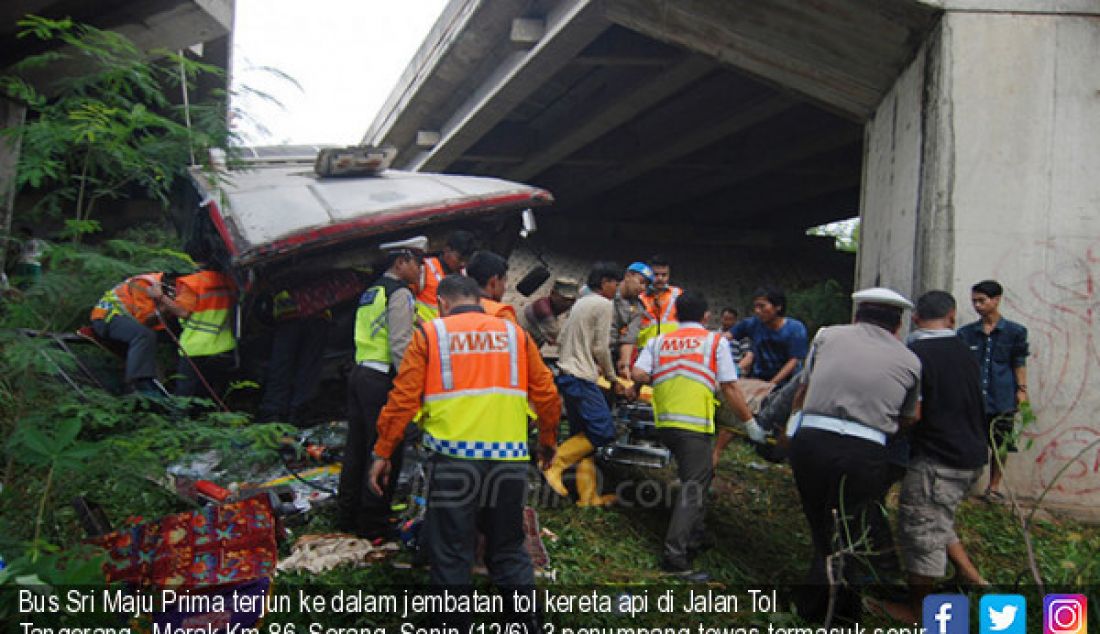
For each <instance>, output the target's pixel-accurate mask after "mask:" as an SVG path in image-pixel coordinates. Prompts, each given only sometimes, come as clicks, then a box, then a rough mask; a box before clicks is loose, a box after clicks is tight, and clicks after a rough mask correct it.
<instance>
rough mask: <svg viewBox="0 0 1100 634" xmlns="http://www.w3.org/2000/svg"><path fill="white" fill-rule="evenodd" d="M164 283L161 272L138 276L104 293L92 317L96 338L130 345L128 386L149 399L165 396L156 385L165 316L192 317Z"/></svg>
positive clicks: (127, 352)
mask: <svg viewBox="0 0 1100 634" xmlns="http://www.w3.org/2000/svg"><path fill="white" fill-rule="evenodd" d="M165 281H166V280H165V274H164V273H160V272H158V273H143V274H141V275H135V276H133V277H131V278H129V279H127V280H126V281H124V282H122V283H120V284H118V285H116V286H115V287H114V288H112V289H111V290H109V291H107V292H106V293H104V294H103V297H102V298H100V300H99V303H97V304H96V305H95V307H94V308H92V313H91V315H90V318H91V320H92V330H93V331H95V334H96V336H97V337H99V338H100V339H106V340H111V341H117V342H120V343H124V344H126V345H127V349H126V384H127V386H128V387H130V388H131V389H132V390H133V391H135V392H138V393H140V394H145V395H148V396H160V395H161V394H163V390H162V388H161V387H160V386H159V384H158V383H157V381H156V375H157V362H156V354H157V333H156V331H158V330H164V315H165V314H166V313H167V314H168V315H174V316H176V317H178V318H180V319H186V318H187V317H189V316H190V314H191V313H190V311H188V310H187V308H186V307H183V306H180V305H179V304H177V303H176V302H175V301H174V300H173V299H172V298H171V297H168V295H166V294H165V293H164V283H165Z"/></svg>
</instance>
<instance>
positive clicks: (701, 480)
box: [633, 291, 759, 581]
mask: <svg viewBox="0 0 1100 634" xmlns="http://www.w3.org/2000/svg"><path fill="white" fill-rule="evenodd" d="M676 311H677V313H678V315H679V317H680V326H679V328H678V329H677V330H675V331H673V332H669V333H665V334H661V335H658V336H657V337H656V338H655V339H653V340H651V341H650V342H649V343H648V344H647V345H646V347H645V348H643V349H642V352H641V354H639V355H638V361H637V362H636V363H635V364H634V369H633V378H634V380H635V381H637V382H639V383H652V384H653V412H654V416H655V418H656V421H655V422H656V425H657V429H658V430H659V433H660V434H661V442H663V443H664V444H665V446H667V447H668V448H669V450H671V451H672V455H673V457H674V458H675V459H676V469H677V473H678V475H679V477H680V495H679V498H678V499H677V501H676V506H675V507H674V508H673V511H672V518H671V519H670V520H669V524H668V532H667V533H666V534H665V545H664V555H663V557H662V558H661V569H662V570H664V571H665V572H667V573H670V574H673V575H676V576H680V577H684V578H686V579H689V580H692V581H706V579H707V578H708V577H707V575H706V573H703V572H701V571H697V570H694V569H692V567H691V557H692V555H693V551H694V550H696V549H697V548H698V547H699V546H701V545H702V543H703V515H704V512H705V509H704V506H703V503H704V501H705V497H706V491H707V488H708V487H709V486H710V481H711V478H712V477H713V476H714V467H713V466H712V464H711V459H710V457H711V451H712V450H713V443H714V409H715V405H717V403H718V400H717V399H716V397H715V395H716V394H717V393H719V392H720V393H721V394H722V396H723V397H725V400H726V402H727V404H728V405H729V406H730V408H731V409H732V410H733V411H734V412H735V413H736V414H737V416H738V417H739V418H740V419H741V420H742V421H744V422H745V425H746V428H748V429H749V430H753V431H754V432H755V433H759V426H758V425H757V424H756V421H755V419H753V417H752V412H751V411H750V410H749V406H748V404H747V403H745V397H744V396H742V394H741V391H740V390H739V389H738V388H737V383H736V382H737V367H736V366H735V365H734V364H733V355H732V354H730V350H729V342H728V341H726V339H725V338H724V337H722V336H721V335H720V334H718V333H716V332H710V331H709V330H707V329H706V328H705V327H703V322H705V321H706V320H707V300H706V298H704V297H703V296H702V295H701V294H699V293H694V292H690V291H688V292H684V293H682V294H681V295H680V296H679V298H677V300H676Z"/></svg>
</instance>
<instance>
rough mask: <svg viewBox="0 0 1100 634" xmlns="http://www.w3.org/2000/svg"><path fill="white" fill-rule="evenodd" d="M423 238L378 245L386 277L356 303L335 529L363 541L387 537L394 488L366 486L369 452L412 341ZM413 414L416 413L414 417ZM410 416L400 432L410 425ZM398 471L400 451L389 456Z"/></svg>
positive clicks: (390, 530) (424, 240) (425, 239)
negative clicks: (379, 489)
mask: <svg viewBox="0 0 1100 634" xmlns="http://www.w3.org/2000/svg"><path fill="white" fill-rule="evenodd" d="M427 245H428V239H427V238H425V237H423V236H418V237H416V238H410V239H408V240H402V241H400V242H390V243H387V244H383V245H382V246H381V249H382V251H384V252H385V254H386V272H385V273H384V274H383V275H382V277H380V278H379V279H378V282H377V283H376V284H375V285H374V286H371V287H370V288H368V289H367V290H366V291H365V292H364V293H363V295H362V297H360V299H359V309H358V310H357V311H356V313H355V362H356V364H357V365H356V367H355V369H353V370H352V372H351V375H350V376H349V377H348V438H347V445H346V447H345V449H344V465H343V468H342V470H341V472H340V489H339V500H338V501H339V516H338V520H337V526H338V527H339V528H340V529H341V530H344V531H348V532H353V533H356V534H358V535H361V536H365V537H378V536H382V537H390V536H392V533H393V527H392V526H391V525H390V522H389V520H390V513H391V511H390V506H391V503H392V501H393V487H392V486H389V487H386V488H385V490H384V491H380V492H373V491H371V490H369V489H368V487H366V486H365V485H366V482H365V480H366V474H367V470H368V466H369V460H368V458H369V455H368V454H369V452H370V449H371V447H373V446H374V443H375V441H376V440H377V438H378V429H377V427H376V422H377V420H378V413H379V412H380V411H381V410H382V406H383V405H385V404H386V397H387V395H388V394H389V392H390V389H391V388H392V387H393V377H394V375H395V374H396V373H397V368H399V367H400V366H401V360H402V358H403V357H404V355H405V349H406V348H408V346H409V342H410V341H412V333H413V323H414V321H415V319H416V300H415V299H414V297H413V293H412V290H411V289H410V287H411V286H412V285H413V284H415V283H416V281H417V280H418V279H419V278H420V267H421V261H422V258H423V256H424V249H425V248H426V247H427ZM413 414H415V412H413ZM412 418H413V416H412V415H411V414H410V415H409V416H408V417H407V418H405V419H404V420H403V421H402V427H401V429H402V430H404V428H405V427H404V426H405V425H406V424H408V422H409V421H411V420H412ZM394 461H395V462H396V468H397V469H398V470H400V468H401V451H400V449H398V451H397V452H396V455H395V456H394Z"/></svg>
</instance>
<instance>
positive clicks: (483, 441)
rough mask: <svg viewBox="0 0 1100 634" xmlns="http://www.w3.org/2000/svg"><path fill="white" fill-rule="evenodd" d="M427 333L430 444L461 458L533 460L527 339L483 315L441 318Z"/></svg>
mask: <svg viewBox="0 0 1100 634" xmlns="http://www.w3.org/2000/svg"><path fill="white" fill-rule="evenodd" d="M424 334H425V335H426V337H427V339H428V369H427V375H426V385H425V389H424V409H423V411H424V413H425V417H424V420H423V426H424V436H425V442H426V443H427V444H428V446H430V447H432V448H433V449H434V450H436V451H438V452H440V453H441V454H444V455H447V456H451V457H455V458H466V459H476V460H505V461H519V460H526V459H527V456H528V449H527V342H526V335H525V334H524V333H522V332H521V331H520V330H519V328H517V327H516V325H515V324H513V323H511V322H509V321H506V320H502V319H498V318H496V317H492V316H491V315H486V314H484V313H480V312H470V313H460V314H458V315H452V316H450V317H446V318H443V319H435V320H433V321H432V322H430V324H429V327H426V328H425V329H424Z"/></svg>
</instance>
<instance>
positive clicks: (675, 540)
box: [660, 428, 714, 570]
mask: <svg viewBox="0 0 1100 634" xmlns="http://www.w3.org/2000/svg"><path fill="white" fill-rule="evenodd" d="M660 434H661V442H662V443H664V444H665V446H666V447H668V449H669V451H671V452H672V456H673V458H675V459H676V474H677V475H678V476H679V477H680V494H679V495H678V496H676V502H675V505H674V506H673V507H672V517H670V518H669V520H668V530H667V532H666V533H665V548H664V554H663V556H662V563H663V564H664V565H665V566H666V567H668V568H672V569H679V570H687V569H688V568H690V567H691V557H690V556H689V554H688V551H689V550H690V549H691V548H693V547H694V546H697V545H698V544H699V542H700V541H702V538H703V532H704V524H703V522H704V519H705V516H706V506H705V505H706V499H707V489H708V488H710V481H711V479H713V478H714V468H713V467H712V466H711V453H712V452H713V450H714V436H713V435H712V434H701V433H699V432H694V431H688V430H686V429H673V428H663V429H661V431H660Z"/></svg>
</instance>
